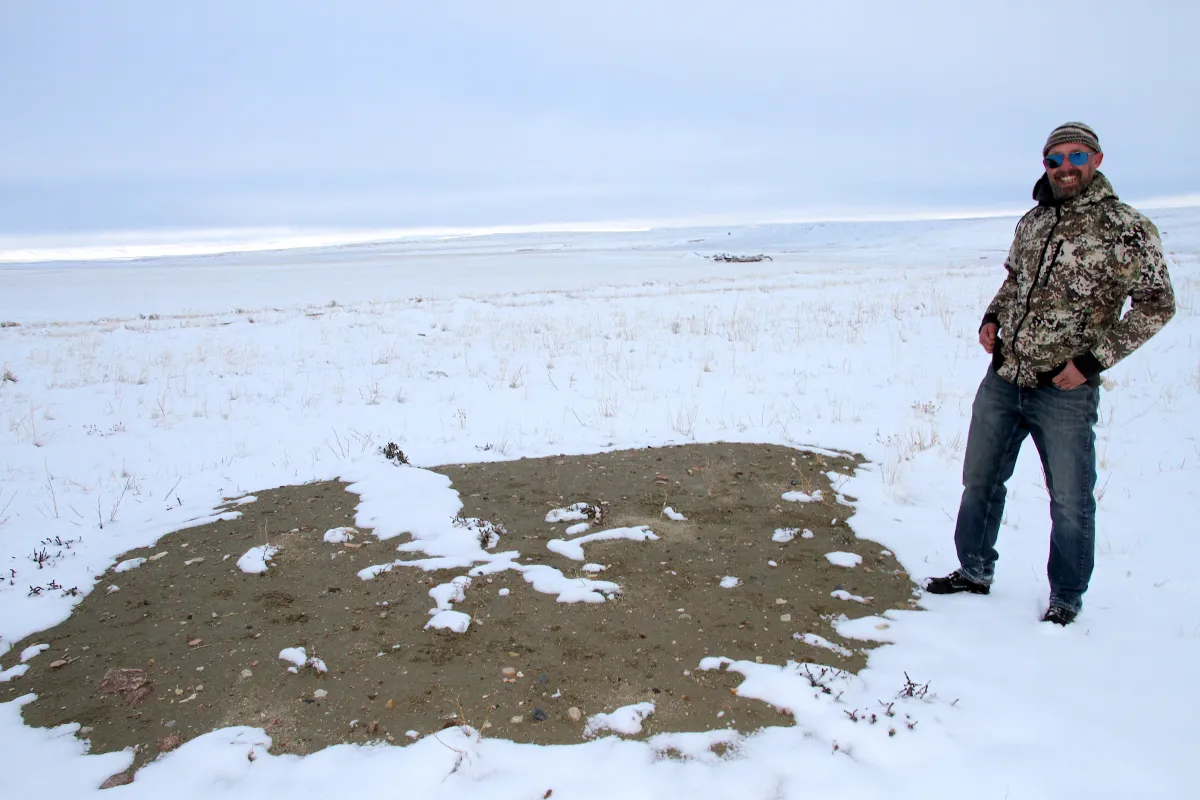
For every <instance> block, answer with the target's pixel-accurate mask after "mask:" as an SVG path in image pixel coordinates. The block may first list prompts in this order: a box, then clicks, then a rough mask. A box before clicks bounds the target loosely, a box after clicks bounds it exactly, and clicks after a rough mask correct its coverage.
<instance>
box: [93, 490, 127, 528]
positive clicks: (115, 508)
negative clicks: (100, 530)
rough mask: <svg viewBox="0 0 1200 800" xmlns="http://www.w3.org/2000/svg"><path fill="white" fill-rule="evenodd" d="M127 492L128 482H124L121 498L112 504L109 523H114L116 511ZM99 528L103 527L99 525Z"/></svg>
mask: <svg viewBox="0 0 1200 800" xmlns="http://www.w3.org/2000/svg"><path fill="white" fill-rule="evenodd" d="M128 491H129V480H128V479H126V481H125V488H123V489H121V496H120V497H118V498H117V502H116V503H114V504H113V507H112V513H111V514H109V515H108V521H109V522H115V521H116V519H117V511H119V510H120V508H121V501H122V500H124V499H125V493H126V492H128ZM100 527H104V526H103V525H101V526H100Z"/></svg>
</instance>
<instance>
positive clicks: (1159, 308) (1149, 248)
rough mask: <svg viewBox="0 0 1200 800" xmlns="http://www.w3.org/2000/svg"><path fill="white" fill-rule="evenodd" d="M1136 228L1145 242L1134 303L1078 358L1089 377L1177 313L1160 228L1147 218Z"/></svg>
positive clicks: (1078, 364)
mask: <svg viewBox="0 0 1200 800" xmlns="http://www.w3.org/2000/svg"><path fill="white" fill-rule="evenodd" d="M1135 230H1136V231H1137V232H1138V233H1140V234H1141V235H1140V237H1139V238H1141V240H1142V245H1141V247H1140V248H1139V252H1138V253H1137V254H1136V255H1135V256H1134V257H1135V258H1136V259H1137V260H1138V262H1139V269H1138V272H1137V277H1136V278H1135V280H1134V284H1133V287H1132V288H1131V289H1130V292H1129V297H1130V299H1131V301H1132V306H1131V308H1130V309H1129V311H1128V312H1126V314H1125V316H1124V317H1122V318H1121V319H1120V321H1118V322H1117V324H1116V325H1114V326H1113V327H1112V328H1110V329H1109V330H1108V331H1107V332H1106V333H1105V334H1104V336H1103V337H1101V339H1100V341H1099V342H1097V343H1096V345H1095V346H1094V347H1092V349H1091V352H1088V353H1084V354H1083V355H1082V356H1079V357H1078V358H1076V359H1075V366H1076V367H1077V368H1078V369H1079V371H1080V372H1082V373H1083V374H1084V375H1086V376H1088V377H1089V378H1090V377H1093V376H1095V375H1099V374H1100V372H1102V371H1103V370H1106V369H1108V368H1109V367H1112V366H1113V365H1114V364H1116V363H1117V362H1118V361H1120V360H1121V359H1123V358H1124V357H1125V356H1127V355H1129V354H1130V353H1132V352H1133V351H1134V350H1136V349H1138V348H1139V347H1141V346H1142V345H1143V344H1145V343H1146V342H1147V341H1148V340H1149V339H1150V337H1151V336H1153V335H1154V334H1156V333H1158V332H1159V331H1160V330H1162V328H1163V326H1164V325H1166V324H1167V322H1169V321H1170V319H1171V317H1173V316H1175V290H1174V289H1173V288H1172V287H1171V275H1170V273H1169V272H1168V270H1167V260H1166V258H1164V257H1163V251H1162V241H1161V240H1160V239H1159V235H1158V229H1157V228H1155V227H1154V224H1153V223H1151V222H1150V221H1149V220H1146V221H1144V222H1143V223H1141V224H1139V225H1137V226H1136V228H1135Z"/></svg>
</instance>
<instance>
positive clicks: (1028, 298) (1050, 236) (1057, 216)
mask: <svg viewBox="0 0 1200 800" xmlns="http://www.w3.org/2000/svg"><path fill="white" fill-rule="evenodd" d="M1061 220H1062V209H1060V208H1058V207H1055V209H1054V224H1053V225H1051V226H1050V232H1049V233H1047V234H1046V241H1045V243H1044V244H1043V245H1042V252H1041V253H1040V254H1039V255H1038V268H1037V274H1036V275H1034V276H1033V283H1032V284H1030V286H1029V291H1028V292H1027V293H1026V295H1025V313H1024V314H1022V315H1021V319H1020V320H1019V321H1018V322H1017V329H1016V330H1015V331H1014V332H1013V340H1012V352H1013V357H1014V359H1015V360H1016V362H1017V370H1016V379H1017V385H1018V386H1019V385H1020V382H1021V354H1020V353H1019V352H1018V351H1017V344H1018V343H1019V341H1020V338H1021V326H1023V325H1024V324H1025V320H1026V319H1028V317H1029V311H1030V306H1031V305H1032V304H1033V292H1034V290H1035V289H1037V288H1038V284H1039V283H1040V282H1041V280H1042V265H1043V264H1045V263H1046V251H1047V250H1048V249H1049V248H1050V242H1051V241H1053V240H1054V231H1055V229H1057V228H1058V223H1059V221H1061ZM1061 248H1062V245H1061V244H1059V249H1061ZM1054 257H1055V258H1058V250H1055V251H1054Z"/></svg>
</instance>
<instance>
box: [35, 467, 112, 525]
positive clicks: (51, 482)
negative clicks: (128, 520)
mask: <svg viewBox="0 0 1200 800" xmlns="http://www.w3.org/2000/svg"><path fill="white" fill-rule="evenodd" d="M42 465H43V466H45V468H46V486H48V487H49V488H50V502H51V503H53V504H54V518H55V519H58V498H57V497H56V496H55V495H54V479H53V478H51V476H50V464H49V462H47V461H46V459H44V458H43V459H42ZM101 527H103V526H101Z"/></svg>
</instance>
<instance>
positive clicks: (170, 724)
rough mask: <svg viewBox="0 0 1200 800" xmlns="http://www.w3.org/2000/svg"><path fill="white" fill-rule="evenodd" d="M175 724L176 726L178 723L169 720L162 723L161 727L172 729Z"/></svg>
mask: <svg viewBox="0 0 1200 800" xmlns="http://www.w3.org/2000/svg"><path fill="white" fill-rule="evenodd" d="M177 724H178V723H177V722H175V720H173V719H169V720H167V721H166V722H164V723H163V727H165V728H174V727H175V726H176V725H177Z"/></svg>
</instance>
